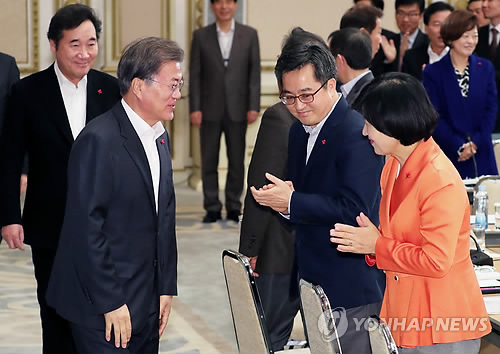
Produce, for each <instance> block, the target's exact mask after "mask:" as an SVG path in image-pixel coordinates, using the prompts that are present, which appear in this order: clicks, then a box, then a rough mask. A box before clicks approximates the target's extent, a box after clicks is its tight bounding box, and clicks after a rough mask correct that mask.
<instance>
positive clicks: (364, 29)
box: [359, 27, 370, 35]
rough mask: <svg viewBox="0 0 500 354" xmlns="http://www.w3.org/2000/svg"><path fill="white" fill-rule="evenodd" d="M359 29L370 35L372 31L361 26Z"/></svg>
mask: <svg viewBox="0 0 500 354" xmlns="http://www.w3.org/2000/svg"><path fill="white" fill-rule="evenodd" d="M359 30H360V31H361V32H364V33H366V34H367V35H370V32H368V31H367V30H366V28H364V27H361V28H360V29H359Z"/></svg>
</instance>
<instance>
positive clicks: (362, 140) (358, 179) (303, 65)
mask: <svg viewBox="0 0 500 354" xmlns="http://www.w3.org/2000/svg"><path fill="white" fill-rule="evenodd" d="M303 32H304V31H303V30H302V29H301V28H295V29H293V30H292V32H291V34H290V35H289V36H288V38H287V40H286V42H285V44H284V46H283V49H282V52H281V55H280V57H279V58H278V61H277V63H276V68H275V74H276V78H277V80H278V87H279V89H280V98H281V101H282V102H283V104H285V105H286V107H287V108H288V110H289V111H290V113H291V114H292V115H293V116H295V118H297V121H296V122H295V123H294V124H293V125H292V127H291V128H290V134H289V138H288V177H289V181H283V180H281V179H279V178H277V177H275V176H273V175H271V174H269V173H266V178H267V179H268V180H269V181H270V182H271V183H270V184H268V185H265V186H263V187H262V188H259V189H256V188H255V186H251V188H250V190H251V192H252V195H253V196H254V198H255V200H256V201H257V202H258V203H259V204H261V205H264V206H268V207H271V208H272V209H274V210H276V211H278V212H281V213H282V214H284V215H285V216H286V217H287V218H289V219H290V221H291V222H292V223H293V224H295V227H296V247H295V249H296V255H297V256H296V259H297V265H298V271H299V277H300V278H303V279H305V280H306V281H308V282H311V283H313V284H317V285H320V286H321V287H322V288H323V290H324V291H325V293H326V295H327V296H328V298H329V299H330V301H331V303H332V306H333V307H337V308H343V309H345V313H343V312H342V311H343V310H340V309H339V310H340V311H341V312H342V314H341V316H342V318H344V319H346V320H347V328H345V325H346V323H345V322H343V323H342V332H344V331H345V333H339V334H341V338H340V342H341V345H342V352H343V353H346V354H349V353H356V354H357V353H371V349H370V341H369V336H368V331H367V329H366V328H365V327H364V326H363V325H361V326H359V324H360V323H363V320H366V319H367V318H368V317H369V316H370V315H373V314H379V312H380V306H381V301H382V297H383V294H384V289H385V277H384V274H383V273H382V272H381V271H379V270H378V269H377V268H376V267H370V266H369V265H367V261H366V259H365V257H364V256H359V255H349V256H348V257H345V255H341V254H340V252H337V250H336V248H335V247H332V246H331V245H329V244H328V242H329V238H328V235H329V228H330V227H331V226H332V225H335V223H338V222H346V223H348V224H350V225H357V222H356V216H357V215H359V210H363V213H365V214H366V215H372V217H374V218H375V219H376V220H377V222H378V209H379V202H380V185H379V180H380V173H381V171H382V167H383V164H384V159H383V157H381V156H376V155H375V153H374V152H373V149H372V148H371V146H370V143H369V141H368V139H367V138H366V137H364V136H363V135H362V134H361V131H362V129H363V125H364V120H363V117H362V116H361V115H360V114H359V113H357V112H356V111H354V110H352V109H351V107H350V106H349V105H348V104H347V102H346V100H345V98H344V97H342V95H339V94H338V93H337V91H336V79H337V68H336V65H335V59H334V57H333V55H332V54H331V53H330V50H329V49H328V47H327V45H326V43H324V42H318V41H314V42H312V41H299V43H297V42H298V41H297V40H296V39H295V37H296V36H303V34H302V33H303ZM372 265H373V264H372ZM356 323H357V324H358V326H356ZM339 328H340V327H339ZM339 330H340V329H339ZM325 335H327V333H325Z"/></svg>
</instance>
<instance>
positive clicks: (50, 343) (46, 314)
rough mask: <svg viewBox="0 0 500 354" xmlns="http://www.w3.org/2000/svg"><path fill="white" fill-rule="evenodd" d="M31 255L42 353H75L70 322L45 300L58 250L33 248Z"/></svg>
mask: <svg viewBox="0 0 500 354" xmlns="http://www.w3.org/2000/svg"><path fill="white" fill-rule="evenodd" d="M31 255H32V260H33V268H34V270H35V278H36V282H37V298H38V303H39V305H40V318H41V321H42V342H43V344H42V353H75V352H76V347H75V343H74V341H73V337H72V335H71V327H70V324H69V322H68V321H66V320H65V319H64V318H62V317H61V316H59V315H58V314H57V312H56V310H54V309H53V308H52V307H50V306H49V305H47V301H46V300H45V294H46V293H47V287H48V285H49V278H50V273H51V271H52V265H53V264H54V259H55V256H56V249H55V248H42V247H31Z"/></svg>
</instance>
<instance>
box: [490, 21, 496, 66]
mask: <svg viewBox="0 0 500 354" xmlns="http://www.w3.org/2000/svg"><path fill="white" fill-rule="evenodd" d="M497 34H498V31H497V29H496V28H492V29H491V44H490V58H491V59H495V57H496V56H497V47H498V42H497Z"/></svg>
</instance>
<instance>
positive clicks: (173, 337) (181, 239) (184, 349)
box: [0, 183, 239, 354]
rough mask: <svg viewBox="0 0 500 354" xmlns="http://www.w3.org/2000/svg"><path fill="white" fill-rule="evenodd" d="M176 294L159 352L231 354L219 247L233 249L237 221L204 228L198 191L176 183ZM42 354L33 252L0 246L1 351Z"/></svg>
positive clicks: (230, 329)
mask: <svg viewBox="0 0 500 354" xmlns="http://www.w3.org/2000/svg"><path fill="white" fill-rule="evenodd" d="M176 194H177V243H178V251H179V264H178V287H179V296H178V297H176V298H175V299H174V303H173V307H172V313H171V315H170V320H169V323H168V326H167V329H166V331H165V333H164V334H163V337H162V339H161V342H160V352H161V353H234V352H236V344H235V340H234V332H233V327H232V320H231V313H230V310H229V304H228V300H227V293H226V288H225V283H224V276H223V273H222V265H221V254H222V251H223V249H225V248H231V249H237V247H238V237H239V236H238V235H239V228H238V225H237V224H236V223H235V222H232V221H230V222H226V221H225V220H224V221H220V222H218V223H215V224H203V223H201V219H202V217H203V215H204V211H203V208H202V201H201V193H200V192H196V191H193V190H191V189H190V188H188V187H187V185H186V184H185V183H180V184H178V185H176ZM40 352H41V329H40V319H39V315H38V303H37V301H36V283H35V279H34V276H33V265H32V263H31V251H30V248H29V247H26V251H24V252H21V251H19V250H9V249H8V247H7V245H6V244H5V242H2V243H1V244H0V353H2V354H7V353H8V354H16V353H19V354H21V353H22V354H35V353H40Z"/></svg>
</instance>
